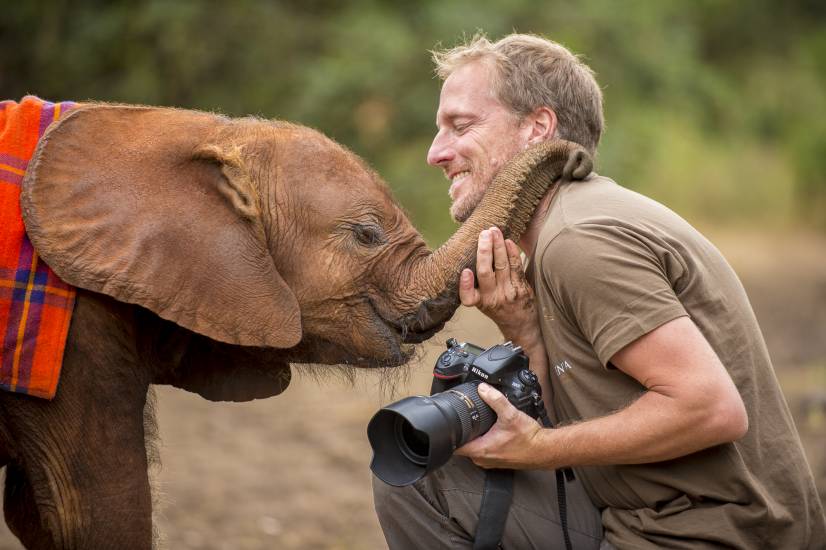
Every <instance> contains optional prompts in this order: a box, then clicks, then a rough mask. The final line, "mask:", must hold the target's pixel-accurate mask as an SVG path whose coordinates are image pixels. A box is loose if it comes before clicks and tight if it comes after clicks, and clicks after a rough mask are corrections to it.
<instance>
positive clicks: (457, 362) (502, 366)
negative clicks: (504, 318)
mask: <svg viewBox="0 0 826 550" xmlns="http://www.w3.org/2000/svg"><path fill="white" fill-rule="evenodd" d="M529 364H530V361H529V360H528V357H527V356H526V355H525V354H524V353H523V352H522V349H521V348H520V347H518V346H516V347H514V346H513V344H512V343H511V342H505V343H504V344H498V345H496V346H493V347H491V348H488V349H486V350H485V349H482V348H480V347H478V346H475V345H473V344H469V343H467V342H463V343H459V342H457V341H456V339H455V338H451V339H449V340H448V341H447V351H444V352H442V354H441V355H440V356H439V359H437V360H436V366H435V367H434V368H433V383H432V384H431V386H430V395H434V394H437V393H441V392H443V391H447V390H449V389H451V388H453V387H455V386H458V385H459V384H464V383H465V382H473V381H478V382H485V383H486V384H490V385H491V386H493V387H495V388H496V389H497V390H499V391H500V392H502V394H503V395H504V396H505V397H507V398H508V401H510V402H511V404H512V405H513V406H514V407H516V408H517V409H519V410H520V411H522V412H523V413H525V414H527V415H528V416H530V417H532V418H538V417H539V416H540V414H541V413H542V412H544V407H543V408H542V411H539V410H537V408H536V397H541V396H542V388H541V387H540V386H539V379H538V378H537V377H536V374H534V372H533V371H532V370H531V369H530V367H529ZM540 404H541V401H540Z"/></svg>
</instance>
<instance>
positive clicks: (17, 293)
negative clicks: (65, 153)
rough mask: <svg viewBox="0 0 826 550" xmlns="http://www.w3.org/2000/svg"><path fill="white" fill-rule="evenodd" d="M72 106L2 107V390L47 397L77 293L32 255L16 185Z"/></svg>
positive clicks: (29, 99)
mask: <svg viewBox="0 0 826 550" xmlns="http://www.w3.org/2000/svg"><path fill="white" fill-rule="evenodd" d="M74 106H75V104H74V103H70V102H63V103H49V102H47V101H43V100H42V99H39V98H37V97H33V96H26V97H24V98H23V99H22V100H21V101H20V103H17V102H15V101H2V102H0V339H2V341H3V346H2V348H0V388H2V389H4V390H8V391H14V392H19V393H25V394H28V395H34V396H37V397H43V398H46V399H52V398H53V397H54V395H55V391H56V390H57V382H58V379H59V377H60V366H61V363H62V361H63V349H64V347H65V345H66V335H67V334H68V331H69V321H70V319H71V316H72V307H73V305H74V299H75V289H74V288H73V287H71V286H69V285H67V284H66V283H64V282H63V281H61V280H60V279H58V277H57V276H56V275H55V274H54V272H52V270H51V269H50V268H49V266H47V265H46V264H44V263H43V261H42V260H40V259H39V258H38V257H37V254H36V253H35V251H34V249H33V248H32V244H31V242H29V238H28V237H27V236H26V232H25V228H24V227H23V219H22V217H21V215H20V184H21V182H22V181H23V176H24V175H25V173H26V168H27V167H28V164H29V159H31V157H32V154H33V153H34V150H35V146H36V145H37V142H38V140H39V139H40V137H41V136H42V135H43V133H44V132H45V131H46V128H47V127H48V126H49V124H51V123H52V122H54V121H55V120H57V119H58V118H60V115H61V114H63V113H65V112H66V111H68V110H69V109H71V108H72V107H74Z"/></svg>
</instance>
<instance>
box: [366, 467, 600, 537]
mask: <svg viewBox="0 0 826 550" xmlns="http://www.w3.org/2000/svg"><path fill="white" fill-rule="evenodd" d="M484 483H485V474H484V470H483V469H481V468H479V467H477V466H476V465H475V464H473V462H471V461H470V460H469V459H467V458H464V457H460V456H454V457H453V458H452V459H451V460H450V462H448V463H447V464H446V465H445V466H443V467H442V468H440V469H438V470H436V471H435V472H433V473H431V474H430V475H428V476H426V477H425V478H423V479H421V480H419V481H417V482H416V483H414V484H413V485H409V486H407V487H392V486H390V485H387V484H386V483H384V482H383V481H381V480H379V479H378V478H376V477H373V497H374V502H375V506H376V514H377V515H378V518H379V523H380V524H381V528H382V531H384V537H385V539H386V540H387V544H388V546H389V547H390V549H391V550H409V549H410V550H412V549H418V548H421V549H427V550H439V549H448V548H449V549H470V548H472V547H473V534H474V533H475V532H476V523H477V520H478V516H479V505H480V503H481V501H482V490H483V487H484ZM565 491H566V502H567V511H568V532H569V534H570V536H571V543H572V546H573V548H574V549H575V550H579V549H584V550H587V549H595V550H596V549H598V548H600V543H601V542H602V520H601V516H600V512H599V510H597V508H596V507H594V505H593V504H591V501H590V499H589V498H588V495H587V494H586V493H585V491H584V489H583V488H582V485H580V483H579V481H576V480H575V481H573V482H570V483H566V484H565ZM564 547H565V546H564V542H563V538H562V527H561V525H560V523H559V510H558V505H557V496H556V479H555V476H554V472H552V471H541V470H519V471H517V472H515V475H514V483H513V503H512V504H511V509H510V513H509V514H508V519H507V523H506V524H505V532H504V535H503V538H502V544H501V548H504V549H506V550H511V549H513V550H527V549H540V548H541V549H555V548H564ZM602 548H603V550H604V549H605V548H606V546H602Z"/></svg>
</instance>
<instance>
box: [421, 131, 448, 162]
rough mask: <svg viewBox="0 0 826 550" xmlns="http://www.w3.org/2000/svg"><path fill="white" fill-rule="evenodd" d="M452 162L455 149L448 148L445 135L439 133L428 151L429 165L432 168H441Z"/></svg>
mask: <svg viewBox="0 0 826 550" xmlns="http://www.w3.org/2000/svg"><path fill="white" fill-rule="evenodd" d="M451 160H453V149H452V148H451V147H449V146H448V144H447V143H446V140H445V138H444V135H443V134H442V133H441V132H439V133H437V134H436V137H434V138H433V143H431V144H430V149H428V151H427V163H428V164H429V165H431V166H439V165H441V164H444V163H446V162H450V161H451Z"/></svg>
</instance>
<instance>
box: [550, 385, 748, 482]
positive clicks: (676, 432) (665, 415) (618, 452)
mask: <svg viewBox="0 0 826 550" xmlns="http://www.w3.org/2000/svg"><path fill="white" fill-rule="evenodd" d="M725 417H726V412H725V411H715V410H708V409H705V410H703V409H702V408H700V409H699V410H693V411H692V410H687V409H686V408H685V407H679V406H678V404H677V402H676V400H675V399H674V398H672V397H668V396H665V395H663V394H660V393H657V392H654V391H648V392H646V393H644V394H643V395H642V396H641V397H640V398H639V399H638V400H637V401H635V402H634V403H632V404H631V405H629V406H628V407H626V408H625V409H623V410H621V411H618V412H616V413H614V414H611V415H608V416H605V417H601V418H596V419H592V420H587V421H584V422H580V423H577V424H571V425H568V426H563V427H560V428H556V429H550V430H549V429H545V430H541V431H540V432H538V433H537V435H536V438H535V439H534V441H535V445H536V456H537V458H538V459H539V460H540V461H541V467H544V468H558V467H563V466H588V465H609V464H643V463H648V462H659V461H663V460H670V459H673V458H677V457H680V456H685V455H687V454H691V453H694V452H697V451H700V450H702V449H705V448H708V447H711V446H714V445H718V444H720V443H724V442H728V441H732V440H734V439H736V438H738V437H739V436H740V435H742V434H739V433H736V432H734V431H732V430H731V429H730V428H729V426H728V424H727V421H726V418H725Z"/></svg>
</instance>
